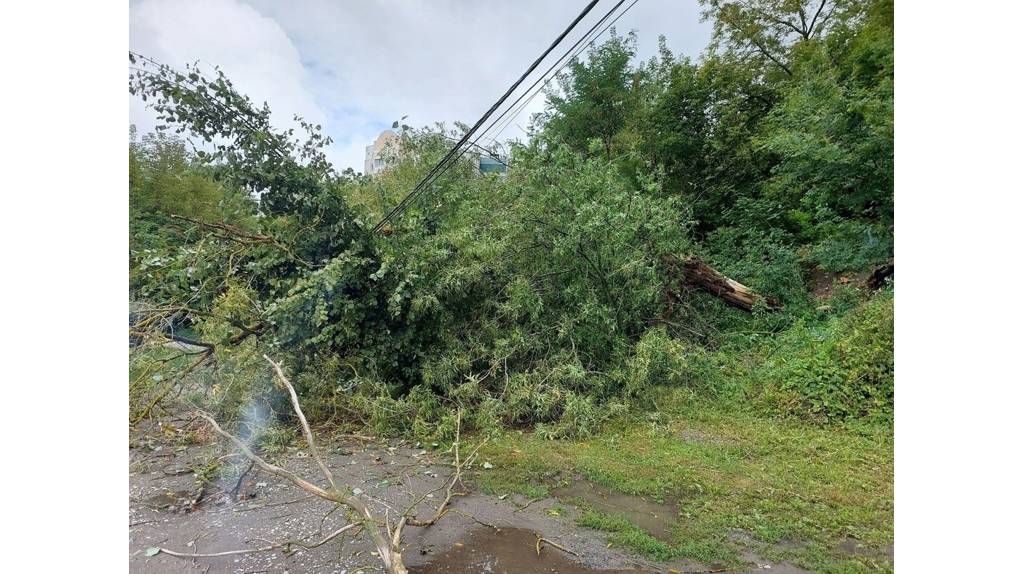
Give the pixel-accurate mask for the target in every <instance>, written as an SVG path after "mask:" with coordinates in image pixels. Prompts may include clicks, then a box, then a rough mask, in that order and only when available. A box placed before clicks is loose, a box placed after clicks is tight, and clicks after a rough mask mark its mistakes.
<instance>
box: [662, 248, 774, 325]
mask: <svg viewBox="0 0 1024 574" xmlns="http://www.w3.org/2000/svg"><path fill="white" fill-rule="evenodd" d="M662 260H663V262H664V263H665V265H666V266H667V267H668V268H669V271H670V275H671V277H672V278H673V280H677V281H679V282H680V283H684V284H688V285H692V286H694V287H697V288H699V289H702V290H704V291H707V292H708V293H711V294H712V295H714V296H716V297H718V298H720V299H722V300H723V301H725V302H726V303H728V304H729V305H732V306H733V307H736V308H737V309H743V310H744V311H747V312H748V313H749V312H750V311H752V310H753V309H754V305H755V304H756V303H757V302H759V301H763V302H764V303H765V305H767V306H768V307H769V308H775V307H778V306H779V302H778V301H777V300H776V299H775V298H774V297H770V296H764V295H761V294H760V293H757V292H756V291H754V290H753V289H751V288H750V287H747V286H746V285H743V284H742V283H740V282H739V281H734V280H733V279H730V278H729V277H726V276H725V275H724V274H722V273H721V272H719V271H718V270H716V269H715V268H713V267H711V266H710V265H708V264H707V263H705V262H704V260H703V259H701V258H700V257H697V256H690V257H687V258H685V259H683V258H681V257H677V256H674V255H666V256H665V257H663V259H662ZM672 295H673V296H674V297H677V298H678V293H672Z"/></svg>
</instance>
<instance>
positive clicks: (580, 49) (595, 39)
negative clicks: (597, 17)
mask: <svg viewBox="0 0 1024 574" xmlns="http://www.w3.org/2000/svg"><path fill="white" fill-rule="evenodd" d="M624 1H625V0H622V1H620V2H619V3H618V4H616V5H615V7H614V8H612V10H611V11H609V12H608V14H606V15H605V17H604V18H602V19H601V21H600V22H598V23H597V24H596V25H595V26H594V28H591V32H593V31H594V29H595V28H596V27H597V26H600V25H601V22H604V20H606V19H607V18H608V16H610V15H611V13H612V12H614V11H615V9H616V8H618V7H619V6H620V5H622V2H624ZM639 1H640V0H633V2H632V3H631V4H630V5H629V6H626V9H625V10H623V11H622V12H620V13H619V15H618V16H616V17H615V19H614V20H612V21H611V22H609V23H608V25H607V26H605V27H604V29H602V30H601V31H600V32H598V33H597V35H596V36H594V37H593V38H592V39H591V40H590V41H589V42H588V43H587V44H586V45H585V46H583V47H581V48H579V49H578V50H576V52H575V53H574V54H573V55H572V57H571V58H569V60H568V61H566V62H565V63H564V64H562V65H561V66H559V67H558V69H557V70H555V73H554V74H552V75H551V77H549V78H547V79H546V80H544V85H542V86H541V87H540V88H539V89H538V90H537V91H535V92H533V94H532V95H531V96H530V97H529V98H527V99H526V101H525V102H523V103H522V105H520V106H519V107H518V108H517V109H516V111H515V113H513V114H512V115H511V116H509V118H508V120H506V121H505V122H504V124H503V125H501V126H500V127H499V128H498V130H497V131H496V132H495V134H494V137H492V138H491V142H492V143H493V142H495V141H496V138H497V136H498V135H500V134H501V133H502V132H503V131H505V129H506V128H508V126H509V124H511V123H512V122H513V121H515V119H516V118H517V117H519V114H521V113H522V112H523V110H524V109H525V108H526V106H528V105H530V102H532V101H533V99H534V98H536V97H537V96H538V95H539V94H540V93H541V92H542V91H543V90H544V88H545V87H546V86H547V85H548V83H549V82H550V81H551V80H553V79H555V78H556V77H557V76H558V74H559V73H560V72H561V71H562V68H564V67H565V66H567V65H568V64H570V63H572V62H573V61H574V60H575V59H576V57H577V56H579V54H580V53H581V52H582V51H583V50H585V49H587V48H588V47H590V48H592V47H593V46H594V42H596V41H597V39H598V38H600V37H601V36H603V35H604V33H605V32H607V31H608V29H609V28H611V27H612V26H614V25H615V23H616V22H618V21H619V18H622V17H623V16H625V15H626V12H629V10H630V8H632V7H633V6H635V5H636V3H637V2H639ZM587 35H588V36H589V33H588V34H587ZM586 38H587V36H584V37H583V38H580V41H577V42H576V45H579V44H580V42H581V41H583V40H584V39H586ZM576 45H574V46H573V48H575V47H576ZM570 51H571V49H570ZM566 55H568V53H566ZM562 58H563V59H564V58H565V56H562ZM559 62H561V60H559ZM555 64H556V65H557V64H558V62H556V63H555ZM553 67H554V66H552V68H553ZM550 71H551V69H548V72H550ZM547 75H548V73H547V72H545V73H544V75H543V76H541V77H540V78H538V80H537V82H534V84H533V86H530V88H528V89H527V90H526V91H525V92H523V95H522V96H520V97H519V99H520V100H521V99H523V98H524V97H525V96H526V94H529V93H530V90H532V89H533V88H534V87H535V86H536V85H537V84H538V83H539V82H540V80H541V79H544V77H545V76H547ZM518 102H519V100H516V102H514V103H513V104H512V105H511V106H510V107H509V109H508V110H506V111H505V113H504V114H502V115H501V116H500V117H499V118H498V119H497V120H495V121H494V123H492V124H491V126H490V127H488V128H487V129H486V130H484V131H483V133H481V134H480V137H478V138H477V139H476V140H475V141H474V142H473V143H476V142H479V141H480V140H481V139H482V138H483V137H484V136H485V135H487V133H488V132H490V131H491V128H493V127H494V125H495V124H497V123H498V122H501V119H502V118H503V117H505V116H506V115H507V114H508V113H509V112H511V111H512V109H513V108H515V107H516V103H518Z"/></svg>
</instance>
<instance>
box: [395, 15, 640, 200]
mask: <svg viewBox="0 0 1024 574" xmlns="http://www.w3.org/2000/svg"><path fill="white" fill-rule="evenodd" d="M624 1H625V0H620V1H619V2H618V3H617V4H615V6H613V7H612V8H611V9H610V10H608V12H606V13H605V15H604V16H603V17H602V18H601V19H600V20H599V21H598V22H597V23H596V24H594V25H593V26H591V28H590V30H588V31H587V33H586V34H584V35H583V36H581V37H580V39H579V40H577V41H576V43H575V44H573V46H572V47H570V48H569V49H568V50H566V52H565V54H563V55H562V57H561V58H559V59H558V60H557V61H556V62H555V63H554V64H553V65H552V66H551V67H549V68H548V70H547V71H545V72H544V73H543V74H541V75H540V77H539V78H537V80H536V81H534V83H533V84H532V85H531V86H530V87H529V88H527V89H526V90H525V91H524V92H523V94H521V95H520V96H519V98H518V99H517V100H516V102H519V101H520V100H522V99H523V98H524V97H525V96H526V95H527V94H529V93H530V90H531V89H533V87H535V86H536V85H537V84H538V83H540V81H541V80H543V79H544V77H545V76H547V75H548V73H549V72H551V71H552V70H555V75H557V74H558V73H559V72H561V70H562V68H564V67H565V66H566V65H567V64H568V63H569V62H571V61H573V59H575V58H576V57H577V56H578V55H579V54H580V53H581V52H582V51H583V50H584V49H586V48H587V46H588V45H589V46H591V47H592V46H593V44H594V42H595V41H596V40H597V38H599V37H601V35H603V34H604V33H605V32H607V31H608V29H609V28H611V27H612V26H613V25H615V22H617V21H618V20H619V18H622V16H624V15H625V14H626V12H628V11H629V9H630V8H632V7H633V6H634V5H636V3H637V2H638V1H639V0H633V2H632V3H631V4H630V5H629V6H627V7H626V9H625V10H623V11H622V12H620V13H619V15H618V16H616V17H615V19H614V20H612V21H611V22H610V23H609V24H608V25H606V26H605V27H604V28H603V29H602V30H601V31H600V32H599V33H598V34H597V35H596V36H594V37H593V38H592V39H591V40H590V42H589V44H585V45H583V46H580V44H582V43H583V42H584V41H586V40H587V38H589V37H590V36H591V34H593V32H594V30H596V29H597V28H598V27H599V26H600V25H601V24H602V23H603V22H604V21H606V20H607V19H608V17H609V16H611V15H612V14H613V13H614V12H615V10H616V9H618V8H619V7H620V6H621V5H622V4H623V2H624ZM570 54H571V55H572V57H571V58H570V59H569V60H568V61H565V62H564V63H561V62H563V60H565V58H566V56H569V55H570ZM559 63H561V65H560V66H559ZM556 66H558V67H557V69H556ZM549 81H550V80H549ZM545 85H547V82H545ZM542 89H543V86H542V87H541V89H538V90H537V91H536V92H534V93H533V95H532V96H530V98H529V99H528V100H527V101H526V102H523V104H522V105H520V106H519V109H518V110H517V111H516V113H515V114H513V115H512V116H511V117H510V118H509V120H508V122H509V123H510V122H511V121H513V120H514V119H515V118H516V117H517V116H518V114H519V113H521V112H522V110H523V109H524V108H525V107H526V106H527V105H529V103H530V101H532V100H533V98H535V97H536V96H537V94H539V93H540V92H541V90H542ZM516 102H513V103H512V105H511V106H509V107H508V108H507V109H506V110H505V112H504V113H503V114H502V115H501V116H499V117H498V118H497V119H496V120H494V121H493V122H491V124H490V125H489V126H488V127H487V128H486V129H485V130H484V131H483V132H482V133H481V134H480V135H479V136H477V138H476V139H475V140H474V141H473V142H471V143H470V145H471V146H476V147H477V148H481V146H480V145H479V143H478V142H479V141H480V140H481V139H482V138H483V137H484V135H486V134H487V133H488V132H489V131H490V130H491V129H492V128H493V127H494V126H495V125H496V124H497V123H498V122H499V121H500V120H501V118H502V117H504V116H505V115H507V114H508V113H509V111H511V110H512V109H513V108H514V107H515V105H516ZM505 127H507V125H506V126H505ZM505 127H502V128H501V129H502V130H503V129H505ZM498 133H501V132H500V131H499V132H498ZM492 141H493V138H492ZM481 149H482V148H481ZM466 151H468V148H466V149H463V150H461V151H460V152H459V153H458V155H456V156H455V157H454V159H453V160H451V161H449V162H448V163H447V164H446V165H445V166H444V167H443V168H442V169H441V170H440V171H438V172H437V173H436V174H428V176H427V178H424V180H423V181H421V182H420V183H421V184H422V185H423V189H421V190H420V191H419V192H418V193H416V195H415V197H411V198H410V201H411V200H413V199H415V198H416V197H418V196H419V195H420V194H421V193H422V192H423V191H425V189H426V188H427V187H429V186H430V185H431V184H433V183H434V182H435V181H437V180H438V179H440V178H441V177H442V176H444V174H445V173H447V172H448V170H449V169H451V166H452V165H454V164H455V163H456V162H457V161H458V160H459V159H461V158H462V156H463V155H465V153H466ZM414 191H415V190H414Z"/></svg>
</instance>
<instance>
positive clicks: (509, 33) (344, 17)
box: [131, 0, 709, 170]
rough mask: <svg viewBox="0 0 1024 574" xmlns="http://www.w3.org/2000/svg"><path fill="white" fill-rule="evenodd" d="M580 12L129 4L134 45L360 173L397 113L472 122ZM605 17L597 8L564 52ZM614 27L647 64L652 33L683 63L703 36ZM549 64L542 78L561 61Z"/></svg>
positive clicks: (648, 20) (652, 11)
mask: <svg viewBox="0 0 1024 574" xmlns="http://www.w3.org/2000/svg"><path fill="white" fill-rule="evenodd" d="M583 4H584V3H583V2H582V1H574V2H550V1H548V0H521V1H515V2H512V1H507V2H501V3H497V2H470V1H468V0H432V1H429V2H428V1H426V0H380V1H376V2H355V1H351V2H339V1H335V0H302V1H294V2H280V1H278V0H248V3H242V2H241V1H239V0H214V1H202V2H200V1H198V0H189V1H178V0H174V1H172V0H143V1H141V2H139V3H137V4H132V6H131V46H132V48H133V49H136V50H138V51H140V52H142V53H144V54H146V55H149V56H152V57H154V58H156V59H157V60H159V61H162V62H164V63H168V64H171V65H174V66H176V67H181V66H182V65H183V64H184V63H185V62H191V61H195V60H197V59H202V60H203V61H205V62H210V63H215V64H218V65H220V66H221V67H222V68H223V69H224V71H225V72H226V73H227V74H228V75H229V76H230V77H231V79H232V81H234V82H235V84H236V86H238V87H239V89H241V90H242V91H244V92H245V93H247V94H249V95H250V97H252V98H253V99H254V100H256V101H258V102H261V101H263V100H266V101H268V102H269V103H270V106H271V108H272V109H273V110H274V111H275V114H276V116H275V117H276V118H281V120H282V121H286V120H288V119H290V118H291V115H292V114H294V113H298V114H300V115H303V116H305V117H307V118H308V119H310V120H313V121H315V122H319V123H321V124H323V125H324V127H325V130H326V131H327V133H328V134H329V135H331V136H332V138H333V139H334V140H335V142H336V143H335V144H334V146H332V149H331V150H330V153H329V156H330V157H331V159H332V160H334V161H335V163H336V166H337V167H338V168H339V169H343V168H344V167H346V166H352V167H354V168H356V169H357V170H361V168H362V159H363V149H364V147H365V146H366V145H367V144H368V143H370V142H371V141H372V140H373V139H374V138H375V137H376V135H377V134H378V133H379V132H380V131H381V130H382V129H384V128H386V127H390V124H391V122H392V121H393V120H396V119H398V118H399V117H401V116H403V115H409V119H408V120H407V122H408V123H410V124H412V125H429V124H433V123H434V122H437V121H444V122H446V123H448V124H451V123H452V122H453V121H455V120H461V121H464V122H467V123H472V122H474V121H475V120H476V119H477V118H478V117H479V116H480V115H481V114H482V113H483V112H484V111H485V110H486V109H487V108H488V107H489V106H490V105H491V104H492V103H493V102H494V101H495V100H496V99H497V97H498V96H500V95H501V94H502V93H503V92H504V91H505V90H506V89H507V88H508V86H509V85H511V83H512V82H513V81H514V80H515V79H516V78H518V77H519V75H520V74H521V73H522V72H523V71H524V70H525V69H526V67H527V66H528V65H529V64H530V63H531V62H532V61H533V59H534V58H536V57H537V56H538V55H539V54H540V53H541V52H542V51H543V50H544V49H545V48H546V47H547V46H548V45H549V44H550V43H551V41H552V40H553V39H554V38H555V36H557V35H558V34H559V33H560V32H561V31H562V30H563V29H564V28H565V26H566V24H567V23H568V22H569V21H570V20H571V19H572V18H573V17H574V16H575V15H576V14H577V13H578V12H579V10H580V9H581V8H582V6H583ZM612 5H613V2H612V0H603V1H602V2H601V3H600V4H598V6H597V7H596V8H595V9H594V11H593V12H592V13H591V14H590V15H589V16H588V18H587V19H586V20H584V21H583V22H581V23H580V25H579V26H578V28H577V29H576V30H575V31H574V33H573V34H572V35H570V36H569V37H568V38H567V39H566V41H565V42H564V43H563V44H562V46H560V48H562V49H564V48H567V47H568V46H569V45H571V44H572V43H573V42H575V40H576V38H578V37H579V36H580V35H581V34H582V33H583V32H584V31H585V30H586V29H588V28H589V27H590V25H591V24H592V23H593V22H595V21H596V20H597V19H598V18H599V17H600V15H601V14H603V13H604V11H605V10H607V9H609V8H610V7H611V6H612ZM626 5H628V3H627V4H626ZM616 28H617V29H618V30H619V31H620V32H625V31H628V30H630V29H633V28H635V29H637V30H638V33H639V50H638V51H639V55H640V56H641V57H644V58H646V57H649V56H651V55H653V54H654V53H655V50H656V46H657V36H658V34H662V33H663V34H666V35H667V36H668V40H669V46H670V47H671V48H672V49H673V50H674V51H675V52H677V53H682V54H685V55H689V56H696V55H697V54H698V53H699V51H700V50H701V49H702V48H703V46H704V45H705V44H706V43H707V40H708V36H709V27H708V26H707V25H706V24H701V23H700V22H699V9H698V6H697V3H696V1H695V0H688V1H680V0H640V1H639V2H638V3H637V5H636V6H635V7H634V8H633V9H632V10H631V11H630V12H629V13H627V14H626V15H625V16H623V17H622V19H621V20H620V21H619V22H618V23H617V24H616ZM552 54H553V56H552V59H550V60H548V61H547V62H545V63H542V64H541V66H540V67H539V69H538V71H537V72H536V73H538V74H539V73H540V72H541V71H543V70H545V69H547V67H548V66H549V65H550V62H553V61H554V59H557V57H558V55H561V50H558V49H556V51H555V52H553V53H552ZM556 54H557V55H556ZM532 81H533V78H530V79H529V80H528V81H527V82H526V83H525V84H524V86H523V87H521V88H520V89H524V88H525V86H526V85H529V84H530V83H532ZM516 96H518V93H517V94H516V95H515V96H513V98H512V99H515V97H516ZM542 100H543V96H540V97H537V98H536V99H535V100H533V102H532V104H531V105H530V106H529V108H527V110H526V111H525V112H524V113H523V114H522V115H521V116H520V117H519V119H518V120H516V121H515V122H514V123H513V124H512V125H511V126H510V127H509V129H507V130H506V131H505V135H507V136H515V135H517V134H519V135H521V132H520V131H519V129H518V128H517V127H516V124H519V125H521V126H523V127H525V126H526V124H527V120H528V117H529V114H530V113H531V112H535V111H539V109H540V108H541V106H542V104H543V101H542ZM140 107H141V106H140V105H139V102H133V108H132V120H133V121H137V122H138V123H139V127H140V130H143V131H145V129H147V128H149V127H151V125H152V120H151V119H150V120H149V122H148V123H147V122H146V121H144V119H145V118H146V117H148V116H146V115H145V114H144V113H143V112H142V111H141V110H140V109H139V108H140Z"/></svg>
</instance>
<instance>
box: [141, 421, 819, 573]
mask: <svg viewBox="0 0 1024 574" xmlns="http://www.w3.org/2000/svg"><path fill="white" fill-rule="evenodd" d="M186 424H187V421H183V420H178V421H169V425H168V426H166V427H164V428H163V429H160V428H157V427H154V426H150V427H149V428H148V429H145V430H137V431H133V432H132V433H131V434H130V443H129V444H130V446H129V493H128V501H129V510H128V522H129V526H128V551H129V567H130V571H131V572H134V573H140V574H142V573H147V574H148V573H152V574H162V573H172V572H173V573H179V572H193V571H196V572H201V573H204V574H205V573H234V574H260V573H307V572H308V573H325V574H326V573H330V574H356V573H360V572H362V573H364V574H370V573H372V572H382V571H383V570H382V568H381V566H380V565H379V560H378V558H377V557H376V556H375V555H374V553H373V552H374V547H373V545H372V544H371V543H370V542H369V541H368V540H367V539H366V537H365V536H364V535H362V534H355V535H354V536H349V535H348V534H347V533H346V534H345V535H343V536H341V537H338V538H336V539H334V540H332V541H331V542H329V543H328V544H325V545H323V546H320V547H318V548H314V549H311V550H306V549H300V550H299V551H297V552H294V553H293V554H290V555H285V554H284V553H282V552H281V551H280V550H276V551H272V552H260V553H254V554H244V555H235V556H226V557H217V558H194V559H188V558H179V557H174V556H171V555H168V554H164V553H160V554H156V555H155V556H149V555H147V549H149V548H151V547H163V548H166V549H170V550H175V551H178V552H185V553H213V552H222V551H226V550H238V549H246V548H256V547H259V546H265V545H268V544H269V543H273V542H279V541H283V540H290V539H291V540H294V539H299V540H303V541H305V542H307V543H309V542H314V541H319V540H320V539H322V538H323V537H324V536H326V535H327V534H329V533H331V532H333V531H334V530H336V529H338V528H340V527H341V526H342V525H344V524H345V514H344V509H341V510H338V511H336V512H330V511H331V510H332V505H331V503H329V502H327V501H324V500H321V499H319V498H315V497H311V496H308V495H306V494H305V493H304V492H303V491H300V490H298V489H297V488H295V487H294V486H292V485H291V484H289V483H286V482H285V481H284V480H283V479H280V478H277V477H275V476H272V475H268V474H266V473H263V472H259V471H258V470H257V469H253V470H252V471H250V472H248V473H245V474H243V471H245V470H246V468H247V467H248V464H245V463H243V462H242V461H239V462H237V463H234V462H232V459H231V458H226V459H223V460H224V464H225V465H229V466H230V467H231V468H232V469H236V470H235V472H234V473H231V472H228V473H222V474H227V475H228V476H226V477H225V476H222V477H220V478H217V479H215V480H213V481H211V482H209V483H208V484H207V486H206V487H205V489H200V488H199V486H198V481H197V475H196V472H195V471H196V469H201V468H203V467H204V466H206V465H207V464H208V463H209V461H211V460H214V459H217V458H218V457H224V456H225V455H226V454H228V453H227V452H226V451H224V450H223V448H222V447H221V446H220V445H219V443H218V442H216V441H212V440H211V441H210V442H209V443H207V444H182V443H183V442H185V441H182V440H181V438H182V436H184V435H185V433H183V432H179V430H174V429H180V428H181V427H184V426H185V425H186ZM322 440H324V439H322ZM325 443H326V444H325V445H324V446H322V447H321V448H322V450H323V451H324V456H325V458H326V459H327V464H328V465H329V467H330V468H331V471H332V472H333V473H334V476H335V480H336V481H337V482H339V483H344V484H348V485H350V486H352V487H353V488H356V489H359V491H357V492H358V493H359V495H360V496H362V497H363V498H364V499H366V500H367V501H368V502H369V504H370V505H371V506H372V507H373V508H374V509H376V510H377V511H378V512H380V513H382V514H383V513H388V514H390V516H392V517H394V516H395V515H396V514H401V512H402V510H404V509H405V508H406V507H408V505H409V504H411V503H412V502H413V501H414V500H417V499H418V498H421V497H424V495H425V498H423V502H421V503H420V504H419V505H418V506H417V507H416V512H417V515H418V516H420V517H429V516H432V515H433V514H434V511H435V509H436V507H437V505H438V504H439V503H440V502H441V499H442V498H443V496H444V490H443V485H444V484H445V482H446V479H447V477H448V476H449V474H450V472H451V467H450V465H449V462H448V458H447V456H446V455H445V454H444V453H437V452H434V450H432V449H431V448H430V447H429V445H416V444H409V443H404V442H400V441H385V440H364V439H360V438H354V437H334V438H331V439H330V440H325ZM424 446H426V448H424ZM272 458H273V459H274V460H275V461H276V462H277V463H278V464H280V465H283V466H285V467H286V468H289V469H291V470H293V471H296V472H297V473H298V474H299V475H300V476H303V477H304V478H306V479H309V480H311V481H312V482H314V483H318V484H322V482H321V481H320V480H318V477H319V472H318V471H317V468H316V465H315V463H314V461H313V459H312V458H311V457H310V456H309V455H308V454H307V453H306V452H304V451H303V450H302V449H299V448H295V447H289V448H288V449H287V450H286V451H285V452H283V453H281V454H279V455H276V456H273V457H272ZM473 472H486V470H484V469H481V468H479V467H478V469H477V470H475V471H473ZM232 474H234V476H232ZM239 475H242V480H241V481H239V479H238V476H239ZM236 486H237V487H238V488H237V491H236V492H237V494H236V496H231V492H232V491H234V490H235V488H236ZM588 488H589V487H586V486H583V485H580V486H579V487H578V488H569V489H567V490H565V491H564V492H562V493H559V492H555V494H556V496H559V495H561V496H563V497H564V498H566V499H568V498H572V497H578V496H580V495H581V493H584V494H585V493H586V491H587V489H588ZM464 490H466V491H467V492H466V494H465V496H460V497H457V498H455V499H454V500H453V502H452V504H451V507H450V508H451V510H450V511H449V512H448V513H447V514H446V515H445V516H444V517H443V518H442V519H441V521H439V522H438V523H437V524H436V525H434V526H432V527H426V528H416V527H408V528H406V530H405V535H404V536H403V540H404V544H403V551H402V553H403V557H404V559H405V562H406V565H407V566H408V567H409V568H410V570H411V571H412V572H417V573H428V572H452V573H454V572H489V573H495V574H498V573H503V572H506V573H513V572H514V573H538V574H539V573H542V572H543V573H547V574H551V573H562V574H577V573H579V574H582V573H587V572H662V573H670V572H676V573H698V572H764V571H770V572H775V573H790V574H792V573H801V572H805V571H804V570H801V569H798V568H795V567H793V566H791V565H787V564H771V563H769V562H767V561H765V560H762V559H761V558H760V557H758V556H757V555H756V554H749V555H747V556H745V558H746V559H747V560H749V561H750V564H749V566H748V567H747V568H745V569H743V570H739V571H733V570H724V569H721V568H720V567H717V566H716V565H706V564H698V563H693V562H689V561H677V562H672V563H667V564H664V563H660V564H659V563H652V562H649V561H647V560H644V559H641V558H638V557H635V556H630V555H629V554H626V553H624V552H623V551H620V550H618V549H614V548H611V547H610V545H609V544H608V542H607V541H606V540H605V538H604V536H603V534H602V533H600V532H597V531H593V530H589V529H585V528H581V527H579V526H577V525H576V524H575V518H576V516H575V513H576V511H575V509H574V508H573V507H572V506H571V505H569V504H567V503H564V502H559V500H558V499H555V498H550V499H544V500H533V501H531V500H527V499H525V498H523V497H522V496H520V495H510V496H488V495H484V494H482V493H480V492H478V491H476V490H475V489H474V488H473V474H472V472H471V473H469V475H468V476H467V478H466V481H465V489H464ZM588 498H593V497H588ZM197 499H198V501H197ZM613 504H615V505H616V506H618V507H621V508H632V509H634V510H635V511H637V512H639V514H643V513H648V514H654V513H656V512H658V511H659V508H658V507H657V506H652V505H651V504H650V503H649V502H645V501H640V500H638V501H635V504H633V503H632V502H631V501H629V500H624V499H621V498H620V499H617V500H615V501H613ZM553 509H557V510H558V512H556V511H554V510H553ZM634 515H635V516H638V515H637V514H636V512H635V513H634ZM637 522H638V523H639V526H641V527H644V526H648V525H650V524H651V523H645V522H644V521H643V520H642V519H638V520H637ZM654 524H656V523H654ZM655 530H657V529H656V528H655ZM653 534H655V535H659V534H661V533H660V532H654V533H653ZM538 537H542V538H544V539H546V540H547V541H551V542H553V543H555V544H557V545H558V546H561V547H562V549H559V548H558V547H556V546H554V545H552V544H548V543H546V542H545V541H541V543H540V546H539V547H540V552H539V554H538V552H537V548H538ZM769 569H770V570H769Z"/></svg>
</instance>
